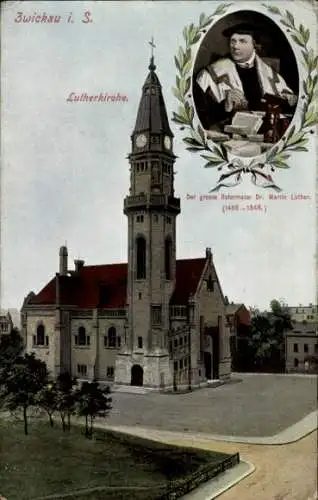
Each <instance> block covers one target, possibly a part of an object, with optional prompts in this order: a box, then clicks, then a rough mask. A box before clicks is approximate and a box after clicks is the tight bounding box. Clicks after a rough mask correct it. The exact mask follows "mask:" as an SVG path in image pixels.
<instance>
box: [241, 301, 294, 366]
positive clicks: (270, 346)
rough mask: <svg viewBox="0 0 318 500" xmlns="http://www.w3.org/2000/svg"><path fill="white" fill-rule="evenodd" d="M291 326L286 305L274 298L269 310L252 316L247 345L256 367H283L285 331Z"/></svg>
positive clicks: (290, 328)
mask: <svg viewBox="0 0 318 500" xmlns="http://www.w3.org/2000/svg"><path fill="white" fill-rule="evenodd" d="M292 328H293V326H292V322H291V318H290V314H289V311H288V307H287V305H286V304H285V303H284V302H283V301H278V300H276V299H273V300H272V301H271V303H270V311H269V312H265V313H259V314H256V315H255V316H254V317H252V320H251V338H250V340H249V343H248V345H249V349H250V356H251V357H252V359H253V364H254V367H255V368H256V369H269V370H270V371H273V370H274V371H282V370H283V369H284V366H285V360H284V357H285V333H286V331H288V330H292Z"/></svg>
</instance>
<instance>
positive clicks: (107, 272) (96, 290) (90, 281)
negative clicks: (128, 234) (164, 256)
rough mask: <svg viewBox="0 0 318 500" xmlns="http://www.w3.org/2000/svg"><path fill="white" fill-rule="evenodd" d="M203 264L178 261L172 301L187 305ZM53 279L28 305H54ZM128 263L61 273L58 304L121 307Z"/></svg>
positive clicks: (188, 260) (197, 261) (123, 304)
mask: <svg viewBox="0 0 318 500" xmlns="http://www.w3.org/2000/svg"><path fill="white" fill-rule="evenodd" d="M204 265H205V259H183V260H177V265H176V282H177V286H176V289H175V291H174V293H173V295H172V299H171V302H172V303H173V304H180V305H182V304H186V303H187V300H188V298H189V295H190V294H191V293H195V291H196V288H197V286H198V283H199V280H200V278H201V275H202V272H203V269H204ZM55 280H56V278H53V279H52V280H51V281H50V282H49V283H48V284H47V285H46V286H45V287H44V288H43V289H42V290H41V291H40V292H39V293H38V294H37V295H35V296H34V297H33V298H32V299H31V300H30V302H29V304H30V305H33V304H34V305H35V304H37V305H41V304H43V305H49V304H55V300H56V297H55V295H56V282H55ZM126 287H127V264H106V265H100V266H83V267H82V268H81V269H80V271H79V272H78V273H76V274H73V275H71V276H60V303H61V304H64V305H76V306H78V307H79V308H87V309H90V308H94V307H103V308H121V307H125V305H126Z"/></svg>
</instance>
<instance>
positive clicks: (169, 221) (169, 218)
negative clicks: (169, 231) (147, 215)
mask: <svg viewBox="0 0 318 500" xmlns="http://www.w3.org/2000/svg"><path fill="white" fill-rule="evenodd" d="M167 224H171V217H169V216H168V217H167Z"/></svg>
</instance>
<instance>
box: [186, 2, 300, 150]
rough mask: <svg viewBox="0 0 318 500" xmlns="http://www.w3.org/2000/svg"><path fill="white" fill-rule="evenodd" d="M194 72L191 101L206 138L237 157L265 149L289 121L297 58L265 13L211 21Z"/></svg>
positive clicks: (296, 86)
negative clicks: (211, 23) (220, 144)
mask: <svg viewBox="0 0 318 500" xmlns="http://www.w3.org/2000/svg"><path fill="white" fill-rule="evenodd" d="M192 76H193V78H192V85H193V89H192V90H193V102H194V106H195V110H196V113H197V116H198V118H199V120H200V122H201V125H202V127H203V128H204V130H205V131H206V134H207V137H208V138H210V139H211V140H212V141H213V142H215V143H223V144H224V145H225V146H226V148H227V150H228V151H229V152H230V153H231V154H233V155H235V156H241V157H254V156H258V155H261V154H263V153H266V152H267V151H268V150H269V149H270V148H272V147H273V145H274V144H275V143H277V142H278V141H279V140H280V139H281V138H282V136H283V135H284V133H285V132H286V130H287V129H288V127H289V125H290V123H291V121H292V119H293V116H294V113H295V109H296V105H297V101H298V89H299V75H298V69H297V63H296V58H295V55H294V52H293V50H292V48H291V46H290V44H289V42H288V40H287V38H286V36H285V35H284V33H283V31H282V30H281V29H280V28H279V27H278V25H277V24H276V23H275V22H274V21H272V20H271V19H270V18H269V17H267V16H265V15H263V14H260V13H257V12H254V11H247V10H246V11H244V10H241V11H237V12H234V13H232V14H228V15H226V16H224V17H223V18H221V19H220V20H219V21H217V22H216V23H215V24H214V25H212V27H211V28H210V29H209V31H208V32H207V33H206V35H205V37H204V39H203V41H202V43H201V45H200V47H199V49H198V52H197V55H196V58H195V61H194V67H193V75H192Z"/></svg>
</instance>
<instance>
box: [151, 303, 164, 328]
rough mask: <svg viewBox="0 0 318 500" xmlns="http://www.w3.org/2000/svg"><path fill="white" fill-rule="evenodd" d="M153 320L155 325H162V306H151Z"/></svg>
mask: <svg viewBox="0 0 318 500" xmlns="http://www.w3.org/2000/svg"><path fill="white" fill-rule="evenodd" d="M151 322H152V324H153V325H161V322H162V318H161V306H151Z"/></svg>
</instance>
